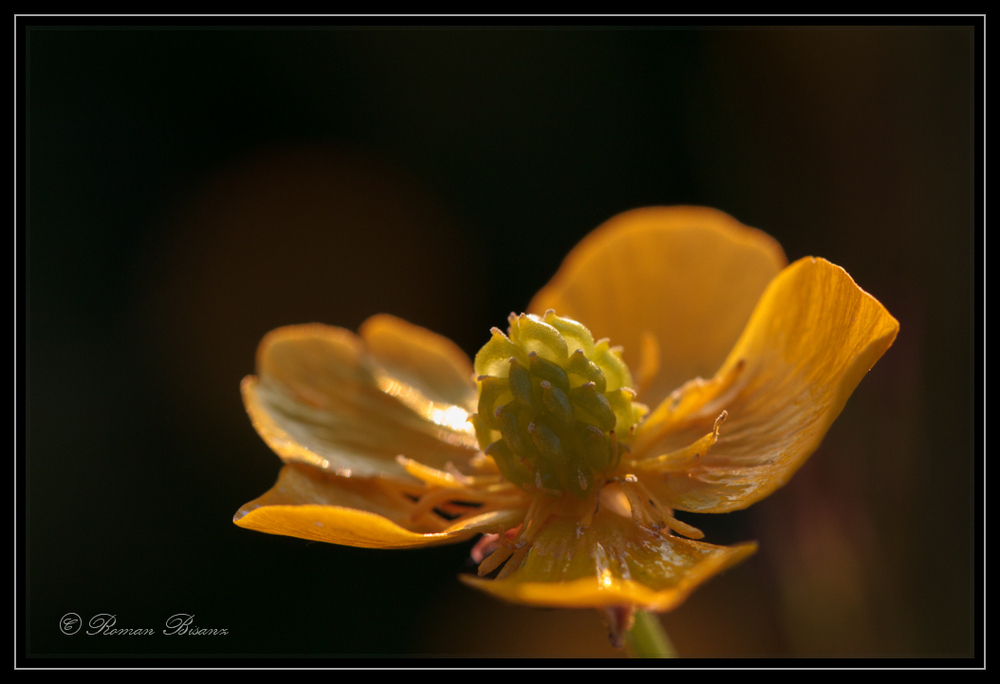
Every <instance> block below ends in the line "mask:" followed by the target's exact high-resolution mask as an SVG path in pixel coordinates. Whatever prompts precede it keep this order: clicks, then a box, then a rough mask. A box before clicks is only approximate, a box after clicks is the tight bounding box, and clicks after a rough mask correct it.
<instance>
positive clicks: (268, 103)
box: [16, 25, 981, 656]
mask: <svg viewBox="0 0 1000 684" xmlns="http://www.w3.org/2000/svg"><path fill="white" fill-rule="evenodd" d="M22 36H23V38H24V43H23V45H24V48H25V50H24V56H25V60H26V61H25V65H26V71H25V74H26V77H25V81H24V85H25V86H26V87H25V91H24V94H23V97H24V99H23V102H24V104H25V113H26V123H27V126H26V129H25V133H26V135H25V137H24V138H23V141H24V144H25V148H24V149H25V151H26V155H25V157H26V174H25V180H26V184H25V186H24V187H25V189H26V191H27V192H26V203H25V204H24V205H23V208H24V209H25V218H26V223H27V231H26V232H25V233H24V234H23V238H22V239H23V241H22V242H20V243H19V246H20V247H22V249H21V255H22V259H23V260H22V262H21V263H22V264H23V267H24V268H23V270H22V271H21V274H22V276H24V278H23V280H22V283H23V284H24V285H25V286H26V289H25V294H26V297H25V299H24V303H25V304H26V307H25V311H26V321H25V322H26V326H25V328H24V332H25V333H26V335H25V336H24V337H23V338H22V339H23V340H24V342H25V344H24V347H23V350H24V351H25V361H26V365H25V368H26V372H25V377H26V381H27V382H26V386H27V394H26V403H25V404H24V405H23V406H24V408H25V411H24V413H23V414H21V415H23V416H24V417H25V418H26V432H25V438H26V439H25V444H26V447H27V459H26V460H25V461H22V462H20V467H19V470H18V473H17V474H18V476H19V480H20V481H21V482H23V483H25V489H24V492H25V494H26V496H25V498H24V499H23V504H24V505H23V506H21V507H20V508H19V509H18V515H19V517H18V520H19V521H21V522H23V523H24V524H23V532H24V534H25V536H24V537H23V539H24V540H25V547H24V551H25V554H24V556H23V557H22V560H23V561H24V563H23V568H24V575H23V577H24V579H25V585H24V591H23V592H21V593H19V594H18V596H17V597H16V598H17V601H18V604H19V606H20V607H22V608H23V609H24V612H25V614H26V617H27V621H26V631H25V633H24V636H25V642H24V645H25V646H26V649H27V654H28V655H30V656H56V655H66V654H68V655H75V656H79V655H87V654H102V655H105V654H140V655H154V656H156V655H178V654H179V655H198V654H225V655H235V656H244V655H279V656H281V655H288V654H291V655H324V654H331V655H381V654H432V655H442V654H479V655H486V654H511V655H585V654H591V655H612V654H614V651H613V650H612V649H611V648H610V647H609V646H608V645H607V641H606V637H605V634H604V632H603V628H602V627H601V624H600V622H599V620H598V618H597V615H596V613H595V612H594V611H554V610H540V609H533V608H527V607H516V606H508V605H504V604H501V603H498V602H496V601H494V600H492V599H489V598H487V597H485V596H480V595H478V594H476V593H474V592H473V591H472V590H470V589H467V588H465V587H464V586H462V585H460V584H459V582H458V581H457V579H456V575H457V574H458V573H460V572H467V571H469V570H470V566H469V564H468V562H467V560H466V559H467V557H468V552H469V548H470V546H471V543H465V544H460V545H456V546H452V547H443V548H437V549H428V550H418V551H374V550H364V549H352V548H341V547H334V546H329V545H324V544H317V543H307V542H305V541H302V540H298V539H291V538H282V537H274V536H269V535H263V534H259V533H254V532H250V531H247V530H243V529H240V528H237V527H236V526H235V525H233V524H232V522H231V519H232V515H233V513H234V512H235V511H236V510H237V509H238V508H239V507H240V505H242V504H243V503H245V502H246V501H249V500H251V499H253V498H255V497H257V496H258V495H260V494H261V493H263V492H264V491H265V490H266V489H267V488H268V487H270V485H271V484H272V483H273V481H274V479H275V478H276V476H277V473H278V469H279V461H278V459H277V457H275V456H274V455H273V454H272V453H271V452H270V451H269V449H268V448H267V447H266V446H265V445H264V443H263V442H262V441H261V440H260V439H259V438H258V437H257V435H256V434H255V433H254V431H253V428H252V427H251V425H250V422H249V420H248V419H247V416H246V414H245V413H244V410H243V407H242V403H241V400H240V395H239V382H240V379H241V378H242V377H243V376H244V375H246V374H249V373H251V372H252V371H253V359H254V351H255V348H256V345H257V343H258V341H259V340H260V338H261V337H262V336H263V335H264V333H266V332H267V331H268V330H270V329H272V328H274V327H276V326H279V325H285V324H292V323H302V322H310V321H320V322H325V323H330V324H334V325H340V326H344V327H346V328H350V329H356V328H357V327H358V325H359V324H360V323H361V322H362V321H363V320H364V319H365V318H366V317H367V316H369V315H371V314H375V313H378V312H389V313H393V314H396V315H398V316H401V317H404V318H406V319H408V320H410V321H412V322H414V323H418V324H420V325H423V326H425V327H428V328H431V329H433V330H435V331H437V332H440V333H442V334H444V335H446V336H448V337H450V338H451V339H453V340H455V341H456V342H457V343H458V344H459V345H460V346H461V347H463V348H464V349H465V350H466V351H467V352H468V353H470V354H474V353H475V352H476V350H477V349H478V348H479V347H480V346H481V345H482V344H483V343H484V342H485V341H486V340H487V339H488V331H489V328H490V327H491V326H494V325H500V326H503V325H505V323H504V321H505V317H506V315H507V313H509V312H510V311H511V310H518V311H519V310H521V309H523V308H524V307H525V306H526V305H527V302H528V300H529V299H530V298H531V295H532V294H533V293H534V292H535V291H536V290H538V289H539V288H540V287H541V286H542V285H543V284H544V283H545V282H546V281H547V279H548V278H549V277H550V276H551V275H552V274H553V273H554V272H555V270H556V268H557V267H558V265H559V263H560V260H561V258H562V257H563V256H564V255H565V254H566V252H567V251H568V250H569V249H570V248H571V247H572V246H573V245H574V244H575V243H576V242H577V241H578V240H579V239H580V238H581V237H583V236H584V235H585V234H586V233H587V232H588V231H590V230H591V229H593V228H594V227H596V226H597V225H599V224H600V223H601V222H603V221H604V220H605V219H607V218H609V217H611V216H613V215H614V214H616V213H618V212H621V211H624V210H626V209H630V208H633V207H639V206H645V205H659V204H662V205H668V204H702V205H709V206H712V207H717V208H719V209H722V210H724V211H727V212H729V213H731V214H732V215H734V216H735V217H737V218H738V219H739V220H741V221H742V222H744V223H746V224H748V225H752V226H756V227H759V228H761V229H763V230H765V231H766V232H768V233H770V234H771V235H773V236H774V237H776V238H777V239H778V240H779V241H780V242H781V243H782V245H783V246H784V248H785V250H786V253H787V254H788V257H789V259H790V260H794V259H797V258H799V257H802V256H805V255H817V256H823V257H826V258H828V259H830V260H831V261H833V262H834V263H837V264H839V265H841V266H843V267H844V268H846V269H847V271H848V272H849V273H850V274H851V275H852V276H853V277H854V279H855V280H856V281H857V282H858V283H859V285H860V286H861V287H862V288H864V289H866V290H867V291H869V292H871V293H872V294H873V295H875V296H876V297H877V298H878V299H879V300H880V301H881V302H882V303H883V304H885V306H886V307H887V308H888V310H889V311H890V312H891V313H892V314H893V315H894V316H895V317H896V318H898V319H899V321H900V324H901V330H900V333H899V337H898V339H897V341H896V343H895V345H894V346H893V347H892V348H891V349H890V350H889V351H888V353H887V354H886V355H885V357H884V358H883V359H882V360H881V361H880V362H879V363H878V364H877V365H876V367H875V368H874V370H873V371H872V372H871V373H870V374H869V376H868V377H867V378H866V379H865V380H864V381H863V382H862V383H861V385H860V386H859V388H858V390H857V391H856V392H855V394H854V396H853V397H852V399H851V400H850V402H849V403H848V405H847V408H846V409H845V411H844V412H843V414H842V415H841V417H840V418H839V419H838V421H837V422H836V423H835V424H834V426H833V428H832V430H831V431H830V433H829V434H828V436H827V438H826V440H825V442H824V443H823V445H822V446H821V448H820V449H819V450H818V451H817V452H816V454H815V455H813V457H812V458H811V459H810V461H809V462H808V463H807V464H806V465H805V467H803V469H802V470H801V471H800V472H799V473H798V474H797V475H796V477H795V478H794V479H793V481H792V482H791V484H789V485H788V486H787V487H785V488H784V489H782V490H780V491H779V492H778V493H777V494H775V495H774V496H772V497H770V498H769V499H767V500H765V501H763V502H761V503H760V504H758V505H756V506H754V507H753V508H751V509H748V510H747V511H743V512H739V513H734V514H729V515H725V516H694V515H688V516H686V517H685V518H684V519H686V520H689V521H691V522H693V523H694V524H696V525H698V526H700V527H702V528H703V529H704V530H705V531H706V533H707V538H706V541H710V542H715V543H734V542H738V541H744V540H749V539H756V540H758V541H759V542H760V551H759V552H758V554H757V555H756V556H755V557H753V558H751V559H750V560H749V561H747V562H745V563H744V564H743V565H741V566H739V567H737V568H735V569H733V570H731V571H729V572H728V573H727V574H725V575H723V576H721V577H719V578H716V579H714V580H713V581H712V582H710V583H709V584H707V585H706V586H705V587H703V588H701V589H700V590H699V591H697V592H696V593H695V594H694V596H693V597H692V598H691V599H689V601H688V602H687V603H686V604H684V605H683V606H682V607H681V608H679V609H678V610H676V611H675V612H673V613H670V614H667V615H666V616H664V618H663V620H664V624H665V625H666V627H667V630H668V632H669V633H670V635H671V637H672V638H673V639H674V641H675V643H676V645H677V647H678V649H679V650H680V652H681V653H682V654H685V655H692V656H712V655H738V656H739V655H808V656H813V655H826V656H829V655H837V656H840V655H848V656H875V655H877V656H915V655H920V656H963V655H965V656H968V655H970V654H972V652H973V649H974V629H973V619H974V615H975V610H974V609H975V606H976V605H977V601H978V599H977V598H976V594H975V593H974V592H975V588H976V586H977V585H976V584H975V583H974V582H973V571H974V569H975V568H976V567H977V565H976V563H975V562H974V559H975V557H976V555H975V554H976V553H977V549H978V544H979V542H981V539H980V538H978V537H977V536H976V535H975V534H974V530H973V525H974V522H975V521H976V520H977V519H978V515H979V514H978V513H976V512H975V511H976V500H975V498H974V492H975V491H976V490H975V489H974V488H973V485H972V478H973V477H974V475H975V474H976V473H977V472H979V459H978V458H976V454H974V453H973V445H972V441H971V435H972V434H973V425H974V423H975V422H976V421H974V420H973V413H972V406H973V405H972V397H973V390H974V387H976V388H978V387H979V385H978V383H973V379H974V375H973V372H972V363H973V358H974V357H973V354H972V339H973V336H972V330H973V320H974V314H973V312H974V309H973V297H974V293H975V290H974V287H973V276H974V265H975V262H974V260H973V250H974V249H975V248H976V247H977V245H978V244H980V241H981V233H980V230H979V229H978V228H977V227H976V225H975V223H974V222H975V207H976V205H975V199H974V193H975V190H976V187H977V186H976V185H975V181H974V179H975V178H976V177H977V173H976V168H975V156H974V151H975V149H976V147H975V142H974V138H975V132H976V130H977V129H976V126H975V125H974V121H975V120H976V117H977V114H978V108H977V106H976V105H975V100H974V98H975V93H976V92H977V90H978V84H977V82H976V79H975V77H974V70H975V67H976V65H977V64H978V63H979V62H978V57H977V54H976V48H975V34H974V32H973V31H972V29H971V28H970V27H961V26H952V27H945V28H939V27H906V28H898V27H880V28H868V27H853V28H814V29H800V28H794V27H782V28H766V27H756V28H725V27H712V28H693V27H685V28H662V27H658V28H632V27H612V28H598V27H587V28H574V29H556V28H538V29H534V28H527V27H519V28H484V29H459V28H413V27H410V28H403V29H397V28H368V27H350V28H345V27H339V28H319V27H311V28H295V27H286V28H274V27H271V28H257V27H237V28H225V29H221V28H197V27H182V28H155V29H135V28H126V27H86V28H81V27H72V28H67V27H57V26H38V25H35V26H32V27H30V28H29V29H28V30H27V31H26V32H25V33H24V34H22ZM683 295H684V293H678V296H683ZM68 612H75V613H78V614H80V615H81V616H83V618H84V620H88V619H89V618H90V617H91V616H93V615H96V614H99V613H112V614H115V615H116V617H117V623H116V627H119V628H152V629H154V630H156V631H157V632H158V634H157V635H156V636H86V635H84V634H83V633H79V634H76V635H73V636H65V635H63V634H61V633H60V632H59V629H58V623H59V619H60V617H61V616H62V615H64V614H65V613H68ZM176 613H189V614H193V615H194V616H195V620H194V623H195V624H196V625H197V626H198V627H203V628H217V629H220V628H221V629H225V630H227V632H228V633H227V634H226V635H216V636H190V635H188V636H183V637H182V636H172V637H167V636H163V635H161V634H159V631H160V630H161V629H163V626H164V623H165V621H166V620H167V618H168V617H169V616H171V615H174V614H176Z"/></svg>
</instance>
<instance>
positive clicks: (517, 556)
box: [497, 545, 531, 580]
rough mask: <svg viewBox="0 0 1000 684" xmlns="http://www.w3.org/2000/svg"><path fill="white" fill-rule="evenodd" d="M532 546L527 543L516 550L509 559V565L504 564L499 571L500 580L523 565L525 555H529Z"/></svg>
mask: <svg viewBox="0 0 1000 684" xmlns="http://www.w3.org/2000/svg"><path fill="white" fill-rule="evenodd" d="M530 548H531V547H530V546H528V545H525V546H522V547H521V548H519V549H518V550H517V551H515V552H514V553H513V554H512V555H511V557H510V560H508V561H507V565H505V566H503V570H501V571H500V572H498V573H497V579H498V580H500V579H504V578H506V577H509V576H510V575H511V574H513V573H514V571H515V570H517V569H518V568H519V567H521V563H523V562H524V557H525V556H527V555H528V551H529V550H530Z"/></svg>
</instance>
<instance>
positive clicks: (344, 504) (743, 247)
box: [235, 207, 899, 618]
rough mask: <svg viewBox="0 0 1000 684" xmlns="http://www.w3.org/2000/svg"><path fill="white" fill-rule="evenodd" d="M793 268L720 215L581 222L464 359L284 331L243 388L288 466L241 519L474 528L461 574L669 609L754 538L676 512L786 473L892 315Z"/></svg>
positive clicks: (820, 269)
mask: <svg viewBox="0 0 1000 684" xmlns="http://www.w3.org/2000/svg"><path fill="white" fill-rule="evenodd" d="M785 263H786V261H785V257H784V254H783V252H782V250H781V247H780V246H779V245H778V244H777V243H776V242H775V241H774V240H773V239H772V238H770V237H768V236H767V235H765V234H764V233H761V232H760V231H757V230H755V229H752V228H748V227H746V226H743V225H741V224H740V223H738V222H737V221H735V220H734V219H732V218H731V217H729V216H727V215H725V214H723V213H720V212H718V211H715V210H711V209H703V208H694V207H675V208H648V209H637V210H634V211H629V212H626V213H624V214H621V215H619V216H616V217H615V218H613V219H611V220H610V221H608V222H607V223H605V224H604V225H603V226H601V227H600V228H598V229H597V230H595V231H594V232H593V233H591V234H590V235H589V236H587V237H586V238H585V239H584V240H583V242H581V243H580V244H579V245H578V246H577V247H576V248H575V249H574V250H573V251H572V252H571V253H570V254H569V256H568V257H567V258H566V260H565V262H564V263H563V265H562V267H561V268H560V269H559V272H558V273H557V274H556V275H555V277H554V278H553V279H552V281H551V282H550V283H549V284H548V285H546V286H545V287H544V288H543V289H542V291H541V292H539V293H538V295H536V297H535V298H534V300H533V301H532V302H531V304H530V306H529V307H528V311H529V312H530V313H529V314H521V315H514V314H511V317H510V318H509V320H508V323H509V326H510V327H509V328H508V331H507V333H506V334H505V333H504V332H502V331H500V330H499V329H497V328H494V329H493V331H492V333H491V336H490V338H489V340H488V341H487V343H486V345H485V346H484V347H483V349H482V350H480V352H479V353H478V354H477V355H476V359H475V362H474V364H473V363H472V362H470V360H469V358H468V357H467V356H466V355H465V354H464V353H463V352H462V351H461V350H460V349H459V348H458V347H457V346H456V345H455V344H453V343H452V342H450V341H449V340H447V339H445V338H443V337H440V336H439V335H436V334H435V333H433V332H430V331H428V330H425V329H423V328H420V327H417V326H415V325H412V324H410V323H407V322H405V321H402V320H400V319H398V318H394V317H392V316H387V315H377V316H374V317H372V318H370V319H368V320H367V321H366V322H365V323H364V324H363V325H362V326H361V330H360V331H359V333H358V334H357V335H355V334H354V333H352V332H350V331H348V330H344V329H342V328H334V327H328V326H325V325H318V324H311V325H301V326H292V327H287V328H280V329H278V330H275V331H273V332H271V333H269V334H268V335H267V336H266V337H265V338H264V340H263V341H262V342H261V345H260V348H259V350H258V353H257V375H256V376H250V377H247V378H246V379H245V380H244V381H243V384H242V391H243V399H244V402H245V404H246V407H247V411H248V413H249V414H250V417H251V419H252V421H253V424H254V427H255V428H256V429H257V431H258V432H259V433H260V435H261V436H262V437H263V438H264V440H265V441H266V442H267V443H268V445H269V446H270V447H271V448H272V449H273V450H274V451H275V452H277V454H278V455H279V456H280V457H281V458H282V460H283V461H284V462H285V466H284V467H283V468H282V471H281V474H280V475H279V478H278V482H277V483H276V484H275V485H274V487H273V488H272V489H271V490H270V491H268V492H267V493H266V494H264V495H263V496H261V497H260V498H258V499H256V500H254V501H252V502H250V503H248V504H246V505H245V506H243V508H241V509H240V511H239V512H238V513H237V514H236V517H235V522H236V524H238V525H240V526H242V527H247V528H250V529H255V530H260V531H263V532H269V533H272V534H284V535H291V536H296V537H302V538H304V539H311V540H318V541H325V542H331V543H334V544H348V545H351V546H363V547H375V548H404V547H414V546H430V545H435V544H446V543H454V542H459V541H463V540H466V539H469V538H471V537H474V536H476V535H480V534H482V535H484V536H483V537H482V538H481V540H480V542H479V543H478V544H477V545H476V547H475V548H474V549H473V555H474V557H475V558H476V559H477V560H478V561H480V566H479V575H480V577H470V576H462V579H463V581H465V582H466V583H468V584H470V585H471V586H473V587H476V588H478V589H481V590H483V591H486V592H489V593H491V594H494V595H496V596H498V597H501V598H504V599H508V600H511V601H517V602H520V603H528V604H534V605H542V606H560V607H573V608H580V607H594V608H599V609H604V610H606V611H608V612H610V613H612V614H613V613H615V612H616V611H617V613H618V614H619V615H621V614H624V615H625V616H626V618H627V616H628V615H630V614H631V611H632V610H635V609H643V610H652V611H666V610H670V609H672V608H674V607H676V606H677V605H678V604H680V603H681V602H682V601H683V600H684V599H685V598H686V597H687V596H688V594H690V592H691V591H692V590H693V589H694V588H695V587H696V586H698V585H699V584H701V583H702V582H704V581H705V580H707V579H708V578H710V577H712V576H713V575H715V574H716V573H718V572H720V571H721V570H723V569H725V568H727V567H730V566H732V565H733V564H735V563H737V562H739V561H740V560H742V559H743V558H745V557H747V556H748V555H750V554H752V553H753V552H754V550H755V549H756V544H755V543H746V544H740V545H737V546H732V547H724V546H715V545H712V544H707V543H704V542H701V541H695V540H697V539H700V538H701V537H702V536H703V535H702V533H701V532H700V531H698V530H697V529H696V528H694V527H692V526H691V525H689V524H686V523H684V522H682V521H681V520H679V519H678V518H677V517H675V514H676V512H677V511H694V512H699V513H724V512H727V511H734V510H738V509H741V508H745V507H747V506H749V505H750V504H752V503H754V502H756V501H759V500H760V499H762V498H764V497H765V496H767V495H769V494H770V493H771V492H773V491H774V490H776V489H777V488H778V487H780V486H782V485H783V484H785V483H786V482H787V481H788V479H789V478H790V477H791V476H792V474H793V473H794V472H795V471H796V470H797V469H798V468H799V467H800V466H801V465H802V464H803V462H804V461H805V460H806V458H808V456H809V455H810V454H811V453H812V452H813V451H814V450H815V449H816V447H817V446H818V445H819V443H820V440H822V438H823V435H824V434H825V433H826V431H827V429H828V428H829V427H830V424H831V423H832V422H833V420H834V419H835V418H836V417H837V415H838V414H839V413H840V411H841V410H842V409H843V407H844V404H845V402H846V401H847V398H848V397H849V396H850V394H851V392H852V391H853V390H854V388H855V387H856V386H857V384H858V383H859V382H860V381H861V378H862V377H864V375H865V373H867V372H868V370H869V369H870V368H871V367H872V365H873V364H874V363H875V362H876V361H877V360H878V359H879V357H881V356H882V354H883V353H884V352H885V351H886V349H888V348H889V346H890V345H891V344H892V342H893V340H894V339H895V337H896V333H897V331H898V329H899V324H898V323H897V321H896V320H895V319H894V318H893V317H892V316H891V315H889V313H888V312H887V311H886V310H885V308H884V307H883V306H882V305H881V304H880V303H879V302H878V301H876V300H875V299H874V298H873V297H872V296H871V295H869V294H867V293H866V292H864V291H863V290H861V289H860V288H859V287H858V286H857V285H856V284H855V283H854V281H853V280H852V279H851V277H850V276H849V275H848V274H847V273H846V272H845V271H844V270H843V269H842V268H840V267H839V266H835V265H834V264H831V263H829V262H828V261H825V260H823V259H818V258H812V257H807V258H804V259H800V260H798V261H796V262H795V263H793V264H791V265H790V266H785ZM585 326H586V327H585ZM605 336H606V337H607V338H610V345H620V346H610V345H609V343H608V341H607V340H601V339H597V338H603V337H605ZM484 337H485V335H484ZM630 369H631V370H630ZM702 377H707V378H709V379H707V380H704V379H702ZM639 402H643V403H639Z"/></svg>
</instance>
